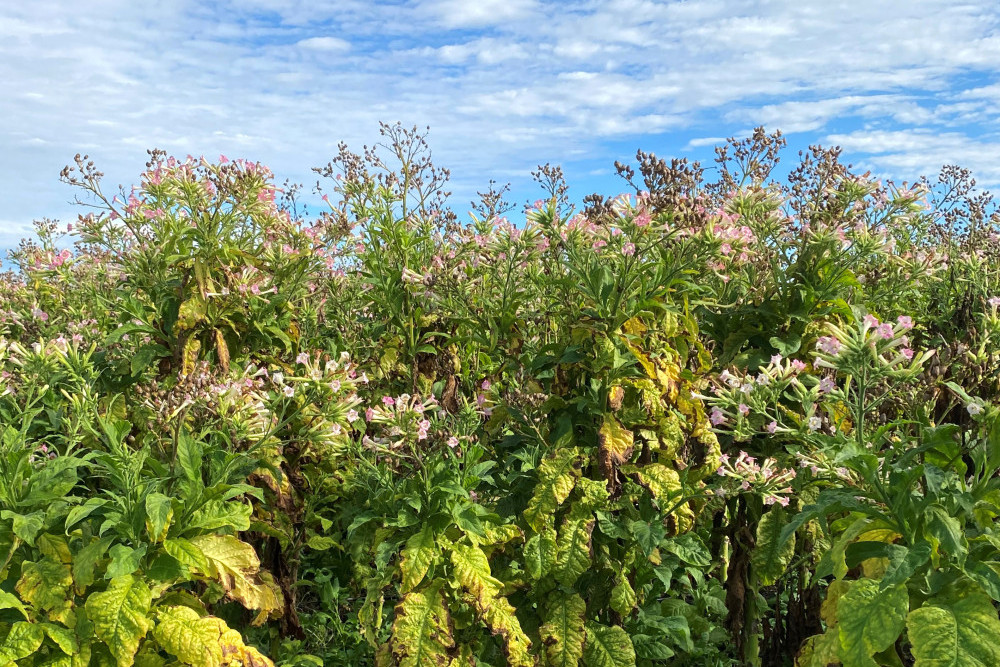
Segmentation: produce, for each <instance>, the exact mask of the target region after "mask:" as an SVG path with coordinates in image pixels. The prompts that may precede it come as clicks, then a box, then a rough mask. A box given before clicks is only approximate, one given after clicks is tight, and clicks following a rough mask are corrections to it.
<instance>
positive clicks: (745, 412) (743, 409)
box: [739, 403, 750, 416]
mask: <svg viewBox="0 0 1000 667" xmlns="http://www.w3.org/2000/svg"><path fill="white" fill-rule="evenodd" d="M739 411H740V414H741V415H743V416H746V415H748V414H750V406H749V405H747V404H746V403H740V407H739Z"/></svg>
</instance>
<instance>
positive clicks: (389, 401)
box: [382, 396, 396, 406]
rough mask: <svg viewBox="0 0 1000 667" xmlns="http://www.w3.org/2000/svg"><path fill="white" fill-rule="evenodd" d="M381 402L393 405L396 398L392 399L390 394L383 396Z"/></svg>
mask: <svg viewBox="0 0 1000 667" xmlns="http://www.w3.org/2000/svg"><path fill="white" fill-rule="evenodd" d="M382 404H383V405H385V406H393V405H395V404H396V399H394V398H393V397H392V396H383V397H382Z"/></svg>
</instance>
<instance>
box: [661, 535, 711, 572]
mask: <svg viewBox="0 0 1000 667" xmlns="http://www.w3.org/2000/svg"><path fill="white" fill-rule="evenodd" d="M663 550H664V551H667V552H669V553H672V554H674V555H675V556H677V557H678V558H680V559H681V560H682V561H684V562H685V563H690V564H691V565H696V566H697V567H706V566H708V565H709V564H711V562H712V554H711V553H710V552H709V551H708V547H706V546H705V543H704V542H702V541H701V538H700V537H698V536H697V535H695V534H694V533H685V534H684V535H678V536H677V537H672V538H670V539H669V540H667V541H665V542H663Z"/></svg>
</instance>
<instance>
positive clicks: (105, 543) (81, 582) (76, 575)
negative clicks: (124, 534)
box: [73, 536, 114, 593]
mask: <svg viewBox="0 0 1000 667" xmlns="http://www.w3.org/2000/svg"><path fill="white" fill-rule="evenodd" d="M113 542H114V538H113V537H110V536H108V537H102V538H101V539H99V540H94V541H92V542H91V543H90V544H88V545H87V546H85V547H84V548H82V549H80V550H79V551H78V552H76V555H75V556H74V557H73V581H74V582H76V589H77V592H79V593H82V592H83V591H85V590H86V589H87V587H88V586H90V585H91V584H93V583H94V570H95V569H97V562H98V561H99V560H101V558H103V557H104V552H106V551H107V550H108V547H110V546H111V544H112V543H113Z"/></svg>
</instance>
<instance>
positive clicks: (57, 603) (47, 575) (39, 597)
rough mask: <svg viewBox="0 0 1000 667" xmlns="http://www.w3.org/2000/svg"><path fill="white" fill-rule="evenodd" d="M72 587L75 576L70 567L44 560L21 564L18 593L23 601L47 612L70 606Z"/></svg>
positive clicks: (48, 559) (49, 559) (47, 559)
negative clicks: (70, 590)
mask: <svg viewBox="0 0 1000 667" xmlns="http://www.w3.org/2000/svg"><path fill="white" fill-rule="evenodd" d="M72 585H73V575H72V574H71V573H70V567H69V565H67V564H65V563H60V562H58V561H55V560H52V559H51V558H43V559H41V560H40V561H37V562H34V563H33V562H31V561H25V562H24V563H22V564H21V578H20V580H18V582H17V592H18V593H20V594H21V599H22V600H24V601H26V602H29V603H31V604H32V605H33V606H35V607H37V608H39V609H43V610H46V611H47V610H50V609H54V608H56V607H63V606H68V605H69V598H70V592H69V589H70V587H71V586H72Z"/></svg>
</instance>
